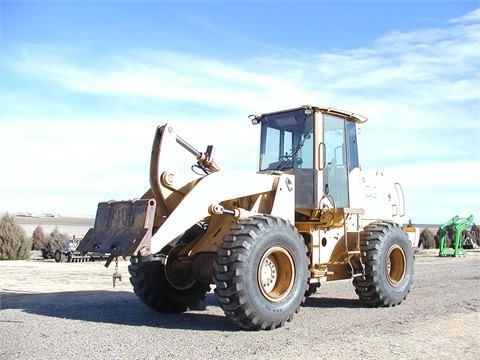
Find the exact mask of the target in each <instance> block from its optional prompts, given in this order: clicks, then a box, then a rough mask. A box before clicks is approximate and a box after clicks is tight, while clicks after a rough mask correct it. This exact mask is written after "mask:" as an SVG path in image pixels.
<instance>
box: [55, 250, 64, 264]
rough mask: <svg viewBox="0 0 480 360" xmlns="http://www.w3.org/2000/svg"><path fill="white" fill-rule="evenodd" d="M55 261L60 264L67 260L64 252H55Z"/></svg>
mask: <svg viewBox="0 0 480 360" xmlns="http://www.w3.org/2000/svg"><path fill="white" fill-rule="evenodd" d="M54 257H55V261H56V262H57V263H58V262H62V261H64V260H65V254H64V253H63V251H61V250H57V251H55V255H54Z"/></svg>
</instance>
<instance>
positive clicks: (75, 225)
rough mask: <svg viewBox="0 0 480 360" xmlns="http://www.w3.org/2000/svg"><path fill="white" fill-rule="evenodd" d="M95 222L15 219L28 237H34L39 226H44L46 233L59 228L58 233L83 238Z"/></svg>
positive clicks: (78, 219) (41, 218)
mask: <svg viewBox="0 0 480 360" xmlns="http://www.w3.org/2000/svg"><path fill="white" fill-rule="evenodd" d="M94 220H95V219H94V218H93V217H91V218H87V217H24V216H16V217H15V221H16V222H17V224H18V225H20V226H21V227H22V228H23V229H24V230H25V232H26V233H27V235H28V236H31V235H32V233H33V231H34V230H35V228H36V227H37V226H38V225H41V226H42V228H43V231H44V232H45V233H50V232H51V231H52V230H53V229H55V227H57V228H58V231H60V232H61V233H65V234H68V235H69V236H74V235H75V236H83V235H85V234H86V233H87V231H88V229H90V228H91V227H93V223H94Z"/></svg>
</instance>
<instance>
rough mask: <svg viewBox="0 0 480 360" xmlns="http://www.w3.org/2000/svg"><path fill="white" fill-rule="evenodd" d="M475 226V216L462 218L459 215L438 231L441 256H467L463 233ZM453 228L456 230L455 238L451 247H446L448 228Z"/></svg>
mask: <svg viewBox="0 0 480 360" xmlns="http://www.w3.org/2000/svg"><path fill="white" fill-rule="evenodd" d="M471 224H473V215H470V216H469V217H468V218H460V217H459V216H458V215H456V216H454V217H453V218H452V219H450V220H449V221H447V222H446V223H445V224H443V225H441V226H440V228H439V229H438V230H439V231H438V242H439V248H440V251H439V256H454V257H457V256H465V255H467V252H466V251H465V249H464V244H463V238H462V233H463V231H464V230H465V229H466V228H467V227H468V226H470V225H471ZM449 227H451V228H452V229H453V230H454V233H455V236H454V239H452V244H451V247H448V246H447V245H446V243H447V241H446V240H447V235H448V228H449ZM472 246H473V243H472Z"/></svg>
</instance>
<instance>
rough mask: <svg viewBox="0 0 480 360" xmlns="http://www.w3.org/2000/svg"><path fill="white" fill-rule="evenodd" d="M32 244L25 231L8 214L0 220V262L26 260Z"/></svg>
mask: <svg viewBox="0 0 480 360" xmlns="http://www.w3.org/2000/svg"><path fill="white" fill-rule="evenodd" d="M31 248H32V242H31V239H30V238H29V237H27V234H26V233H25V230H24V229H23V228H22V227H21V226H20V225H18V224H17V223H16V222H15V217H14V216H10V215H9V214H8V213H6V214H4V215H3V216H2V219H1V220H0V260H24V259H28V257H29V255H30V249H31Z"/></svg>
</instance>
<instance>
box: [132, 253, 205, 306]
mask: <svg viewBox="0 0 480 360" xmlns="http://www.w3.org/2000/svg"><path fill="white" fill-rule="evenodd" d="M184 247H185V244H177V245H174V246H172V245H167V246H165V247H164V248H163V249H162V250H161V251H160V254H161V255H163V260H151V261H139V259H138V258H136V257H132V258H131V259H130V266H129V267H128V271H129V273H130V282H131V284H132V285H133V290H134V292H135V294H136V295H137V296H138V298H139V299H140V300H141V301H142V302H143V303H144V304H145V305H147V306H149V307H150V308H152V309H154V310H155V311H158V312H164V313H180V312H184V311H187V309H194V308H196V307H197V305H198V303H199V302H200V301H201V300H203V299H204V298H205V294H206V293H207V291H208V290H209V289H210V286H209V285H205V284H202V283H200V282H199V281H198V280H197V279H196V278H195V276H194V275H193V273H192V271H191V269H190V268H189V267H188V266H185V265H184V264H183V263H182V262H181V261H180V260H179V259H178V254H179V253H180V251H181V250H182V249H183V248H184Z"/></svg>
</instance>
